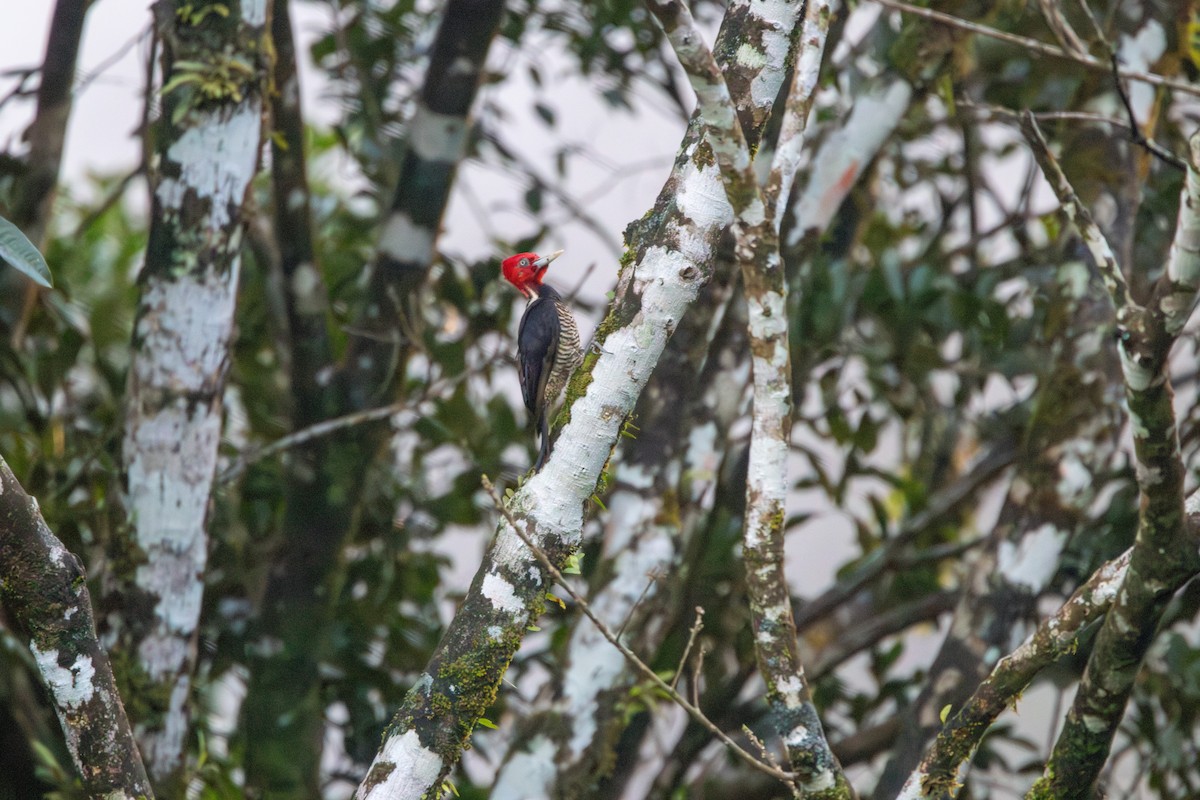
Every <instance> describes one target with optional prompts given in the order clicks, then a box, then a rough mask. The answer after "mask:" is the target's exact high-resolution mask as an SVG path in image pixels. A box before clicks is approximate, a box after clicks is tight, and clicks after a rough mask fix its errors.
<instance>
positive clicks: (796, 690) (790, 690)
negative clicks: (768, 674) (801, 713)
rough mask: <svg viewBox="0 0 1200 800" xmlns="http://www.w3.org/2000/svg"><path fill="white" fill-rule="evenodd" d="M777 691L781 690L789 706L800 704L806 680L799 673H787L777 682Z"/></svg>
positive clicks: (781, 694)
mask: <svg viewBox="0 0 1200 800" xmlns="http://www.w3.org/2000/svg"><path fill="white" fill-rule="evenodd" d="M775 691H777V692H779V695H780V697H782V698H783V700H784V705H786V706H787V707H788V708H795V707H796V706H798V705H800V697H801V695H802V693H803V692H804V681H802V680H800V677H799V676H797V675H786V676H784V677H782V678H780V679H779V680H777V681H776V682H775Z"/></svg>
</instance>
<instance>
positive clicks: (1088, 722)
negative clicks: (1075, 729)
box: [1082, 714, 1109, 733]
mask: <svg viewBox="0 0 1200 800" xmlns="http://www.w3.org/2000/svg"><path fill="white" fill-rule="evenodd" d="M1082 721H1083V727H1085V728H1087V729H1088V732H1089V733H1100V732H1102V731H1106V730H1108V728H1109V725H1108V723H1107V722H1106V721H1105V720H1103V719H1102V718H1100V717H1097V716H1095V715H1094V714H1084V715H1083V718H1082Z"/></svg>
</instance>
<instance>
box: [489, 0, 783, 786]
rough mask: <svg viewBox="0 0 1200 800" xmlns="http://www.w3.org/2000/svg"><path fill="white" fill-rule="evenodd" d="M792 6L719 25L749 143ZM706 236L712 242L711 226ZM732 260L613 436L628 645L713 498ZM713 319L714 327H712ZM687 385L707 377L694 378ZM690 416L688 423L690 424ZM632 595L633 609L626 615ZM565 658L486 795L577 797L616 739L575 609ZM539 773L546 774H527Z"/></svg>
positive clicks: (734, 373)
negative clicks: (553, 694)
mask: <svg viewBox="0 0 1200 800" xmlns="http://www.w3.org/2000/svg"><path fill="white" fill-rule="evenodd" d="M801 7H802V4H801V3H800V2H796V1H795V0H772V2H767V3H751V2H749V1H748V0H739V2H735V3H733V4H731V6H730V8H729V9H728V10H727V12H726V14H725V18H724V20H723V22H722V25H721V30H720V32H719V33H718V35H717V43H716V46H715V52H716V54H717V58H718V59H719V60H721V68H722V71H723V73H724V74H725V76H726V81H727V82H728V83H729V85H730V88H731V91H733V92H734V94H735V96H736V98H737V103H738V108H739V118H740V119H741V121H742V125H743V127H744V129H745V131H746V135H747V138H748V140H750V141H752V142H757V141H758V137H759V135H760V133H761V130H762V127H763V125H764V124H765V122H766V119H767V111H768V110H769V109H770V105H771V103H773V102H774V99H775V97H776V96H777V95H778V92H779V89H780V86H781V85H782V81H783V80H784V77H785V75H784V73H783V70H782V69H781V67H782V63H783V59H781V58H777V56H778V53H779V48H780V47H781V46H783V47H786V46H787V45H788V44H789V43H790V42H791V41H792V40H793V39H794V38H795V37H794V32H795V31H797V30H798V28H797V27H796V23H797V21H798V19H799V15H800V12H801V10H802V8H801ZM784 52H785V53H786V50H785V51H784ZM723 56H724V57H723ZM735 76H736V77H735ZM751 86H753V87H754V91H753V92H750V91H749V88H748V87H751ZM739 87H740V91H739ZM699 133H700V121H699V118H698V117H693V119H692V121H691V124H690V125H689V129H688V132H687V139H686V140H685V141H687V142H692V141H694V139H695V138H696V137H697V136H699ZM676 167H677V169H678V170H680V171H681V172H682V173H684V174H686V173H688V172H691V171H692V170H693V169H694V165H693V163H692V162H691V161H690V160H685V161H681V162H678V163H677V165H676ZM684 180H686V178H684ZM669 200H670V198H669V197H663V198H662V199H661V202H662V203H663V204H664V205H665V204H666V203H667V202H669ZM644 235H645V236H647V237H651V238H652V237H653V236H654V235H655V234H654V233H653V232H649V231H647V232H644ZM705 235H706V236H707V237H709V238H710V239H711V240H712V242H713V244H714V248H715V247H716V243H717V237H719V235H720V228H717V227H714V228H712V229H711V230H709V231H708V232H707V233H706V234H705ZM630 245H631V246H635V245H636V241H631V242H630ZM735 267H736V264H735V263H734V262H733V261H732V260H731V259H728V258H725V259H718V260H717V263H716V266H715V268H714V270H713V277H712V279H711V281H710V282H709V283H708V284H707V285H706V286H705V287H704V289H703V290H702V292H701V295H700V297H699V299H698V300H697V302H696V304H695V305H694V306H693V308H692V309H690V310H689V311H688V313H687V314H686V315H684V317H683V319H682V320H680V322H679V326H678V330H677V331H676V335H675V336H673V337H672V338H671V340H670V341H669V342H668V344H667V348H666V350H665V351H664V353H663V356H662V358H660V359H659V362H658V365H657V367H655V370H654V374H653V376H652V378H651V380H650V383H649V385H648V386H647V387H646V390H645V391H644V392H643V393H642V396H641V398H640V399H639V401H638V405H637V409H636V411H635V413H634V419H635V420H636V421H637V431H636V435H635V437H634V438H625V439H624V440H623V442H622V446H621V448H620V451H619V453H618V455H617V457H615V458H614V459H613V463H612V466H611V467H610V471H611V473H612V475H611V485H612V486H613V489H612V492H611V493H610V494H609V496H608V498H607V499H606V501H605V502H606V506H607V508H608V511H609V514H608V520H609V523H608V525H607V526H606V527H607V532H606V534H605V537H604V542H605V550H604V553H603V559H604V561H603V563H602V566H601V567H599V568H598V569H597V572H598V574H601V575H603V576H605V577H604V578H603V579H602V580H601V582H600V584H599V585H597V586H596V587H595V588H594V589H593V594H592V598H591V603H592V606H593V609H594V610H595V611H596V613H597V614H599V615H600V616H601V618H602V619H607V620H609V621H611V622H613V623H614V624H619V625H621V626H622V628H623V629H624V630H625V632H626V633H625V638H626V640H627V641H629V642H630V643H631V644H633V645H634V649H635V650H637V651H638V652H654V651H655V650H657V649H658V647H659V645H660V644H661V642H662V638H663V636H664V635H665V633H666V628H667V626H664V625H661V624H655V625H643V624H642V623H643V620H646V619H650V618H654V617H656V616H657V614H656V612H658V611H661V610H662V609H661V606H660V605H659V603H658V599H659V588H660V587H659V583H658V582H653V583H648V581H647V574H649V573H651V572H662V571H667V570H674V569H675V565H676V564H677V559H678V557H679V553H680V552H681V551H682V550H683V549H684V548H685V547H686V543H687V542H688V541H689V540H690V538H691V533H692V532H693V531H694V530H695V529H696V528H697V527H698V525H699V524H700V522H701V520H702V519H703V518H704V517H705V515H706V513H707V510H708V509H709V508H710V507H711V501H712V498H713V492H712V488H713V486H714V484H715V480H716V464H717V463H718V462H719V460H720V457H721V454H722V453H723V452H724V448H725V441H726V435H727V431H728V429H729V425H730V424H731V423H732V421H733V420H734V419H735V418H736V416H737V414H738V413H739V412H740V410H741V405H742V404H741V402H740V396H741V394H742V389H743V387H745V385H746V383H747V380H748V377H749V376H748V365H747V364H746V363H745V331H744V327H745V315H744V311H743V309H742V308H740V307H738V308H736V309H735V308H734V307H733V306H732V305H731V303H735V302H736V303H739V304H740V298H738V300H736V301H734V300H731V298H732V294H733V289H734V285H735V281H734V278H735V269H734V268H735ZM731 322H732V324H731ZM714 330H720V331H722V332H721V333H718V334H717V335H716V336H715V337H714V335H713V332H714ZM710 345H711V346H710ZM698 386H699V387H705V388H704V390H703V391H701V392H697V391H694V387H698ZM688 426H693V427H692V430H691V431H690V432H689V431H688V430H687V427H688ZM639 599H640V604H639ZM635 605H636V606H637V608H638V613H637V614H636V615H635V617H634V618H632V619H629V618H628V617H629V614H630V613H631V611H632V610H633V609H634V606H635ZM563 669H564V675H563V677H562V686H563V690H562V693H561V697H560V698H559V699H558V700H556V701H554V703H553V705H552V706H551V707H548V708H545V709H543V710H542V711H540V712H538V713H536V714H534V715H533V716H532V717H531V718H530V719H529V720H528V722H527V724H526V725H524V726H523V727H524V728H526V729H527V730H529V731H536V732H537V733H538V736H536V737H532V738H531V737H529V736H523V737H521V738H520V741H519V742H518V744H517V747H516V748H515V749H514V751H513V752H512V753H511V754H510V758H509V760H508V761H507V762H506V764H505V766H504V767H503V768H502V770H501V772H500V775H499V776H498V778H497V782H496V785H495V787H494V788H493V796H494V797H497V798H505V797H508V798H517V797H526V796H529V794H530V793H531V792H534V793H541V794H543V795H544V796H550V797H558V796H565V797H572V796H579V795H580V794H582V793H585V792H587V791H588V790H590V789H591V788H593V787H595V785H596V783H597V781H598V780H599V779H600V778H601V777H602V776H604V775H605V774H607V773H608V771H609V769H610V768H611V765H612V763H613V758H614V754H613V745H614V743H615V741H616V739H617V738H618V737H619V734H620V732H621V731H622V730H623V729H624V727H625V722H626V719H625V715H624V714H622V713H621V712H620V711H619V709H618V706H617V701H618V700H619V699H620V698H623V697H624V696H625V695H626V693H627V691H628V689H629V687H630V686H632V685H633V683H634V681H635V676H634V673H633V672H632V671H631V670H630V669H629V666H628V664H627V663H626V661H625V659H624V658H623V657H622V656H621V655H620V653H618V652H617V651H616V650H615V649H614V648H613V647H612V646H611V645H610V644H609V643H608V642H606V641H605V640H604V638H603V637H602V636H601V635H600V634H599V632H598V631H597V630H596V629H595V627H594V626H592V625H591V624H589V623H587V622H586V621H583V622H581V623H580V624H578V625H577V626H576V628H575V630H574V631H573V633H572V636H571V639H570V642H569V644H568V647H567V655H566V658H565V664H564V668H563ZM543 776H544V778H545V783H544V784H540V783H537V780H538V779H539V777H543ZM535 786H538V787H540V791H535V789H534V788H533V787H535Z"/></svg>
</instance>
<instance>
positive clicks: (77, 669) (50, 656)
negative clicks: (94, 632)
mask: <svg viewBox="0 0 1200 800" xmlns="http://www.w3.org/2000/svg"><path fill="white" fill-rule="evenodd" d="M29 649H30V651H31V652H32V653H33V659H34V661H36V662H37V665H38V671H40V672H41V673H42V678H44V679H45V681H46V685H47V686H49V687H50V693H51V694H53V695H54V702H55V703H56V704H57V705H58V706H60V707H62V708H68V709H75V708H79V707H80V706H82V705H83V704H84V703H89V702H91V700H92V697H93V696H94V695H95V692H96V687H95V686H94V685H93V684H92V679H93V678H94V677H95V676H96V668H95V667H94V666H93V664H92V657H91V656H86V655H79V656H76V657H75V661H74V662H73V663H72V664H71V665H70V666H69V667H63V666H60V665H59V663H58V650H42V649H40V648H39V647H38V645H37V642H30V643H29Z"/></svg>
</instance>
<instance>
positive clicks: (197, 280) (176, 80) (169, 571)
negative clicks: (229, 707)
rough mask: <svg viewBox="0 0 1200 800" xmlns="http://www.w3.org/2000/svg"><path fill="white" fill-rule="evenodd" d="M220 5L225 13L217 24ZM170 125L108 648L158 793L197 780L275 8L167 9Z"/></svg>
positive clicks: (144, 303)
mask: <svg viewBox="0 0 1200 800" xmlns="http://www.w3.org/2000/svg"><path fill="white" fill-rule="evenodd" d="M217 5H220V9H221V10H220V11H219V10H218V9H217ZM157 14H158V16H157V24H158V27H159V35H160V37H161V39H162V42H163V59H164V60H163V67H164V76H165V77H164V86H163V94H164V97H163V116H162V119H161V120H160V122H159V126H158V132H157V136H156V139H155V141H156V146H157V153H156V159H157V167H156V170H155V174H154V176H153V178H154V179H153V187H154V188H153V196H152V205H151V215H152V218H151V226H150V239H149V243H148V245H147V249H146V264H145V267H144V269H143V270H142V272H141V274H140V276H139V290H140V292H139V293H140V296H139V300H138V309H137V317H136V321H135V324H134V334H133V345H132V347H133V360H132V363H131V365H130V370H129V389H128V405H127V416H126V425H125V438H124V443H123V456H124V461H125V474H126V490H127V491H126V509H127V511H128V514H129V527H128V529H127V531H125V532H124V534H123V535H122V536H120V537H119V538H118V540H117V541H116V542H115V545H114V553H113V558H114V563H115V565H116V568H115V570H114V574H113V575H112V580H111V582H110V586H109V587H108V589H109V591H108V596H107V597H106V608H107V610H108V612H109V614H110V616H109V618H108V626H107V628H108V630H107V632H106V635H107V636H108V637H110V638H111V641H112V642H113V648H114V650H115V652H116V654H117V657H118V658H119V659H120V661H121V664H122V665H123V666H124V668H125V670H126V672H125V674H121V675H119V676H118V677H119V678H120V679H121V681H122V684H123V685H126V686H136V687H137V699H138V704H137V705H136V706H132V707H131V711H132V716H134V718H135V719H136V721H137V731H138V737H139V742H140V744H141V746H142V749H143V753H144V755H145V757H146V761H147V765H148V768H149V770H150V773H151V775H152V776H153V777H154V779H155V781H156V783H159V782H164V783H165V782H169V781H170V780H172V779H173V778H174V777H175V776H177V774H178V773H179V771H180V769H181V768H182V766H183V753H184V746H185V742H186V736H187V731H188V714H187V698H188V694H189V686H190V676H191V670H192V667H193V662H194V657H195V653H194V650H195V633H196V624H197V621H198V620H199V616H200V606H201V596H202V593H203V587H204V569H205V563H206V560H207V554H208V539H207V536H206V533H205V517H206V514H207V510H208V504H209V493H210V490H211V487H212V480H213V473H214V470H215V467H216V460H217V445H218V443H219V440H220V433H221V399H222V393H223V391H224V386H225V375H226V371H227V368H228V363H229V344H230V337H231V335H232V331H233V312H234V301H235V297H236V290H237V282H238V270H239V260H238V249H239V246H240V244H241V239H242V226H243V214H242V207H243V202H244V200H245V196H246V192H247V191H248V189H249V187H250V182H251V180H252V179H253V178H254V175H255V172H256V171H257V168H258V154H259V145H260V142H261V137H262V125H261V120H262V112H263V88H262V87H263V76H264V74H265V69H266V65H267V58H268V53H269V50H268V48H267V47H266V46H265V44H264V41H265V40H264V36H265V33H266V29H267V17H268V7H267V1H266V0H247V2H243V3H241V4H240V5H238V6H235V7H234V8H233V9H230V8H229V7H228V6H226V5H223V4H217V3H215V2H214V3H195V2H184V0H179V2H177V3H164V4H161V5H160V6H158V7H157Z"/></svg>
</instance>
